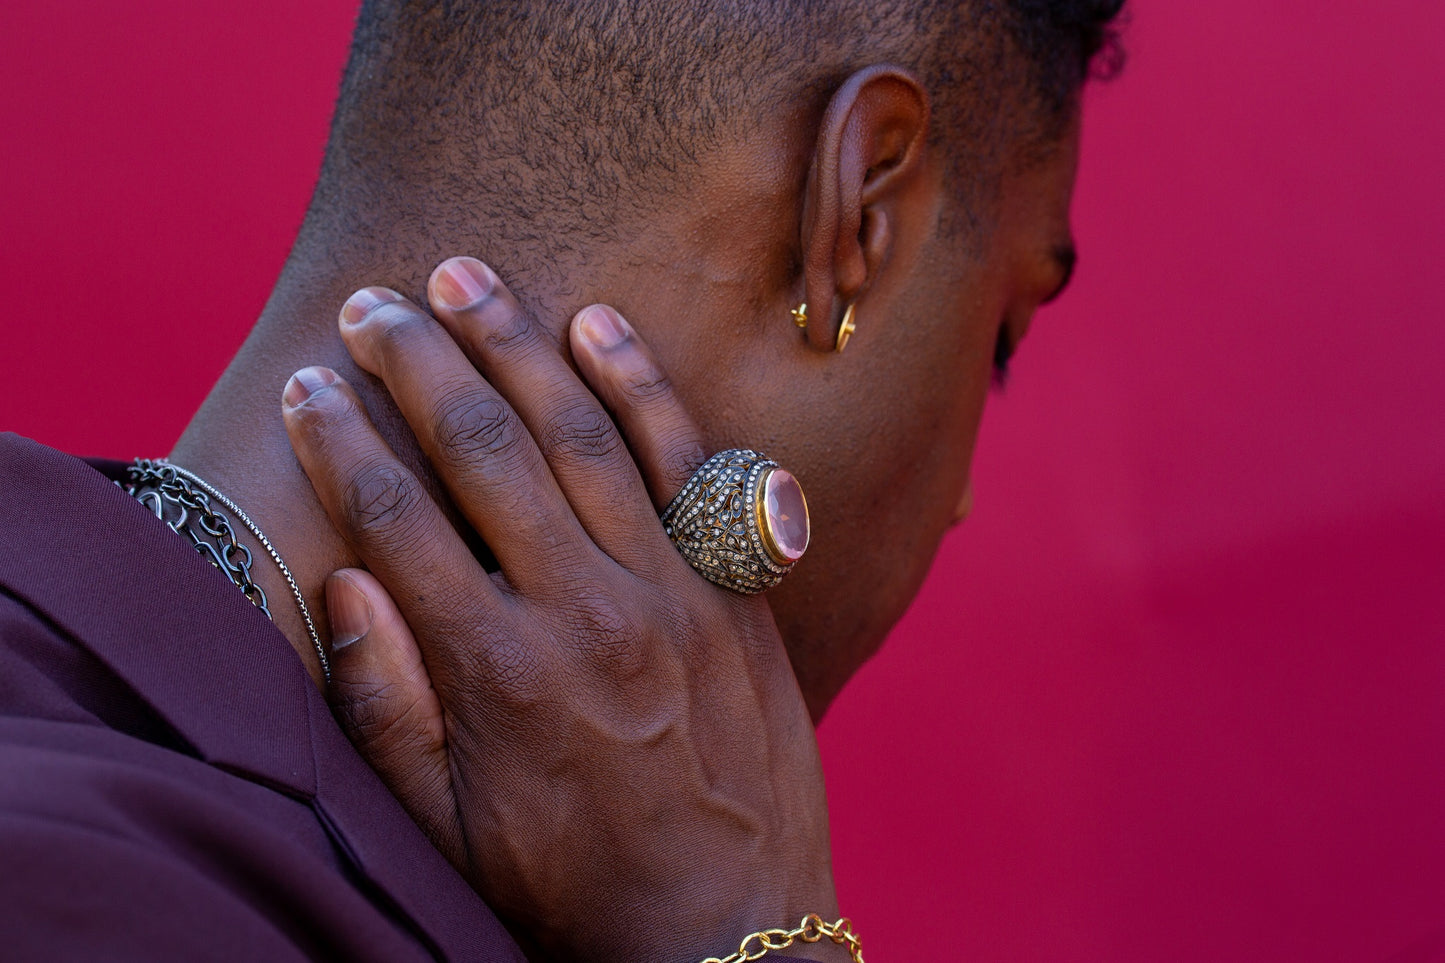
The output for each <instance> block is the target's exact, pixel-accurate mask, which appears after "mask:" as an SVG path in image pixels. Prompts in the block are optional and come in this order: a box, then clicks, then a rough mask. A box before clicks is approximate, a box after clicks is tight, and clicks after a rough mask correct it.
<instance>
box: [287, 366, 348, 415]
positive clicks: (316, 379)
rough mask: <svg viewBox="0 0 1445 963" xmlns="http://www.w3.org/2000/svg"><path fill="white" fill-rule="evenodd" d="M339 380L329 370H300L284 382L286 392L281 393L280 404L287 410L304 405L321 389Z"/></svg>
mask: <svg viewBox="0 0 1445 963" xmlns="http://www.w3.org/2000/svg"><path fill="white" fill-rule="evenodd" d="M340 380H341V379H340V378H338V377H337V376H336V372H335V371H332V370H331V369H330V368H322V367H318V366H312V367H310V368H302V369H301V370H300V371H298V372H296V373H295V374H294V375H292V376H291V380H290V381H288V382H286V390H285V391H283V392H281V403H282V404H284V405H285V406H286V407H287V408H295V407H296V406H297V405H301V404H305V403H306V399H307V398H310V397H311V396H312V395H314V394H315V393H316V392H318V391H320V390H321V389H322V388H327V387H330V386H331V385H334V384H336V382H338V381H340Z"/></svg>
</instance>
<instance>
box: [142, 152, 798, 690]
mask: <svg viewBox="0 0 1445 963" xmlns="http://www.w3.org/2000/svg"><path fill="white" fill-rule="evenodd" d="M730 156H733V158H734V160H737V159H738V158H739V157H742V158H743V159H742V160H739V161H737V162H738V164H739V165H740V167H741V169H742V170H743V171H747V170H749V169H750V167H749V164H750V163H751V162H750V161H748V160H747V158H746V157H745V156H744V154H743V152H741V151H735V152H733V155H730ZM733 180H736V177H734V178H733ZM785 187H786V185H782V186H777V187H776V191H775V193H774V194H772V195H770V194H768V193H766V192H760V191H756V190H754V191H751V192H748V191H744V190H742V189H740V188H739V187H738V185H737V184H734V183H731V182H730V181H729V180H727V179H724V180H723V182H722V187H721V188H719V191H721V193H723V194H724V195H725V196H729V197H732V198H735V199H736V198H746V199H748V200H749V203H747V204H742V203H734V204H732V205H730V206H728V207H726V208H724V212H725V213H723V214H722V215H719V214H718V213H716V212H709V211H708V210H706V209H705V208H704V207H703V206H698V207H696V208H684V209H683V210H681V211H680V212H678V213H676V214H675V215H674V216H673V217H670V218H663V217H659V216H653V217H652V218H650V219H649V221H648V222H647V224H646V227H645V229H643V228H638V229H637V230H635V231H623V230H617V231H616V234H617V235H618V236H615V237H613V238H611V239H610V241H609V243H608V244H607V245H606V247H607V250H606V252H605V254H606V256H605V257H604V256H602V252H599V251H596V250H594V251H591V252H590V256H588V252H583V253H582V254H579V255H577V257H576V259H575V260H574V259H572V258H571V257H567V258H565V260H563V259H561V257H560V256H559V254H558V253H557V251H556V250H548V251H541V252H538V251H526V250H522V249H520V248H521V247H522V245H521V244H519V243H517V242H516V241H515V240H513V241H509V240H507V239H508V238H509V237H511V238H515V237H516V235H517V232H516V231H509V230H507V229H506V228H507V226H506V225H505V224H489V223H487V222H486V218H485V216H482V215H476V216H472V217H470V218H462V219H460V222H461V226H460V227H459V226H458V225H459V219H458V218H456V217H452V218H444V217H441V216H440V215H437V216H427V212H415V211H411V212H406V215H405V216H403V217H397V218H391V219H389V220H388V219H386V218H382V217H381V216H380V215H379V214H377V212H376V211H375V209H374V208H373V207H369V206H367V205H365V204H363V203H362V201H356V202H355V203H350V202H347V199H346V198H341V200H340V201H333V205H332V209H333V210H339V211H343V212H345V213H343V214H338V215H334V221H333V223H326V221H327V220H329V219H333V218H332V216H328V215H325V214H324V213H323V214H321V215H319V216H318V212H317V211H316V210H313V216H312V217H310V218H308V222H307V225H306V226H305V227H304V228H303V230H302V234H301V236H300V238H298V240H297V244H296V248H295V250H294V251H293V252H292V256H291V259H290V261H289V262H288V263H287V266H286V269H285V271H284V272H283V273H282V276H281V278H280V280H279V281H278V283H277V285H276V288H275V290H274V291H273V293H272V296H271V299H270V301H269V302H268V304H267V306H266V308H265V310H264V311H263V313H262V315H261V318H260V319H259V320H258V322H257V324H256V326H255V328H254V329H253V330H252V332H251V335H250V337H249V338H247V340H246V343H245V344H244V345H242V347H241V350H240V351H239V352H238V353H237V355H236V357H235V359H234V360H233V361H232V362H231V364H230V366H229V367H228V368H227V369H226V372H225V373H224V374H223V375H222V377H221V380H220V381H219V382H218V383H217V385H216V387H215V388H214V389H213V390H212V392H211V394H210V396H209V397H208V398H207V399H206V401H205V403H204V404H203V405H202V407H201V409H200V411H199V412H197V414H196V416H195V418H194V419H193V420H192V421H191V423H190V425H189V426H188V427H187V429H186V431H185V433H184V434H183V435H182V436H181V439H180V440H179V441H178V442H177V444H176V447H175V449H174V450H173V451H172V453H171V459H172V460H173V461H174V462H175V463H176V464H177V465H180V466H182V467H184V468H188V469H190V470H191V471H193V472H196V473H197V474H198V475H200V476H201V477H202V478H205V479H206V480H207V481H208V482H210V483H211V484H212V485H214V486H215V487H216V488H218V489H219V490H220V491H222V492H224V493H225V494H226V495H227V496H228V497H229V498H231V499H232V500H233V501H235V502H236V504H237V505H239V506H240V507H241V508H242V509H243V510H244V511H245V512H246V513H247V514H248V515H250V517H251V519H252V520H253V521H254V522H255V523H256V524H257V526H258V527H259V528H260V529H261V531H263V532H265V533H266V536H267V537H268V538H269V539H270V540H271V541H272V543H273V544H274V545H275V547H276V549H277V550H278V552H279V553H280V555H281V557H282V558H283V559H284V560H285V562H286V564H287V566H288V567H289V568H290V569H291V572H292V574H293V576H294V577H295V579H296V581H297V584H298V586H299V588H300V590H301V593H302V595H303V597H304V598H305V600H306V604H307V606H308V607H309V608H310V610H311V613H312V616H313V619H314V620H315V622H316V628H317V631H318V633H319V635H320V638H321V640H322V643H323V644H327V643H328V640H329V639H330V634H329V620H328V618H327V614H326V604H325V593H324V585H325V580H326V578H327V576H329V575H330V574H331V573H332V572H333V571H335V570H336V569H338V568H343V567H348V566H355V565H358V564H359V559H358V558H357V557H356V556H355V554H354V553H353V552H352V551H351V550H350V548H349V547H348V546H347V545H346V543H345V541H344V540H343V539H342V538H341V537H340V535H339V534H338V533H337V532H336V530H335V529H334V528H333V527H332V525H331V523H330V520H329V519H328V518H327V516H326V513H325V511H324V510H323V509H322V508H321V505H320V503H319V502H318V501H317V499H316V496H315V494H314V493H313V492H312V489H311V485H310V483H309V482H308V480H307V479H306V476H305V474H304V473H303V472H302V471H301V467H300V465H299V464H298V463H297V461H296V458H295V456H294V454H293V453H292V450H291V445H290V442H289V440H288V438H287V435H286V431H285V428H284V426H283V424H282V421H281V409H280V406H281V391H282V389H283V388H284V387H285V385H286V382H287V380H288V379H289V378H290V377H291V375H292V374H293V373H294V372H295V371H297V370H298V369H300V368H302V367H305V366H307V365H313V364H320V365H325V366H327V367H330V368H332V369H333V370H335V371H336V372H337V373H338V374H340V375H341V376H342V377H343V378H345V379H346V380H347V381H348V382H349V383H350V384H351V385H352V387H354V388H355V389H356V390H357V393H358V394H359V395H360V396H361V398H362V400H363V402H364V403H365V404H366V406H367V409H368V411H369V412H370V413H371V416H372V419H373V421H374V422H375V423H376V425H377V428H378V430H379V431H380V432H381V434H382V436H383V437H385V438H386V439H387V440H388V441H389V442H390V443H391V444H392V447H393V449H394V450H395V451H396V453H397V455H398V456H399V457H400V458H401V460H402V461H403V462H404V463H405V464H407V465H408V467H410V468H411V469H412V470H413V471H414V472H415V473H416V474H417V476H418V477H419V478H420V479H422V481H423V482H424V483H427V484H434V478H433V476H432V474H431V472H430V470H429V469H428V468H427V466H426V463H425V460H424V459H423V458H422V457H421V454H420V452H419V451H418V449H417V447H416V444H415V442H414V441H413V440H412V434H411V432H410V430H409V429H408V428H407V426H406V424H405V422H404V421H403V420H402V419H401V417H400V415H399V414H398V412H397V411H396V409H395V408H394V407H393V405H392V404H391V402H390V400H389V398H388V397H387V396H386V394H385V392H384V391H383V390H382V389H381V387H380V386H379V385H378V384H377V383H376V382H375V381H374V379H372V378H370V377H369V376H368V375H366V374H365V373H363V372H361V371H360V370H359V369H358V368H357V367H356V366H355V365H354V364H353V363H352V361H351V359H350V357H349V356H348V355H347V353H346V350H345V348H344V346H343V345H342V342H341V338H340V336H339V334H338V333H337V324H336V317H337V312H338V311H339V310H340V308H341V305H342V304H343V303H344V302H345V300H346V298H347V297H348V296H350V294H351V293H352V292H353V291H355V290H356V289H357V288H359V287H362V286H364V285H367V284H384V285H387V286H389V287H392V288H394V289H396V290H397V291H399V292H400V293H402V294H403V295H405V296H407V297H409V298H411V299H412V300H414V301H415V302H416V303H418V304H422V305H425V303H426V301H425V289H426V278H427V276H428V275H429V273H430V271H431V270H432V268H433V267H434V266H435V265H436V264H437V263H438V262H440V261H441V260H443V259H444V258H446V257H449V256H452V255H455V254H470V255H473V256H475V257H479V258H481V259H482V260H484V261H487V262H488V263H490V264H492V265H493V266H494V267H497V268H498V269H499V270H500V271H501V273H502V275H503V277H504V278H505V279H506V281H507V284H508V286H509V287H510V288H511V289H512V291H513V293H514V294H516V295H517V296H518V298H519V299H520V300H521V301H522V302H523V303H524V304H526V305H527V306H528V307H529V308H530V309H531V310H533V311H534V312H535V316H536V317H537V318H538V320H539V321H542V322H543V323H548V324H551V325H553V326H554V327H555V328H556V329H558V330H559V331H560V330H561V329H562V328H563V327H565V325H566V324H567V323H568V321H569V320H570V318H571V316H572V314H573V313H574V312H575V311H577V310H579V309H580V308H582V307H583V306H585V305H587V304H590V303H594V302H599V301H605V302H607V303H610V304H613V305H615V306H616V307H618V308H619V309H620V310H621V311H622V312H623V313H624V314H625V315H627V316H628V318H629V319H630V320H631V321H632V322H633V323H634V325H635V326H637V327H638V328H639V330H641V331H642V332H643V336H644V337H646V338H648V339H649V342H650V343H651V344H652V346H653V349H654V350H656V351H658V352H659V354H660V355H661V356H662V360H663V363H664V364H665V365H670V364H671V363H672V362H673V361H676V362H678V364H677V367H678V368H679V369H680V368H681V367H682V366H683V365H682V362H683V361H684V360H685V359H688V358H691V357H698V356H700V354H699V352H702V351H703V350H704V349H703V347H701V346H700V344H699V343H698V339H699V338H706V337H707V336H708V333H709V329H708V327H707V326H705V325H679V324H677V323H676V322H677V321H678V320H679V319H682V318H689V317H694V316H698V315H702V316H706V315H708V314H710V313H715V312H724V313H727V314H733V315H735V314H736V310H737V306H738V305H745V304H751V303H754V302H755V301H756V300H757V295H758V287H759V280H760V277H762V276H764V275H765V273H766V272H764V271H762V270H760V267H761V266H763V265H767V264H769V263H770V261H772V260H774V259H775V255H776V248H777V246H778V244H779V239H778V238H775V237H769V236H768V235H767V233H766V232H760V231H759V230H758V225H759V224H767V223H769V222H770V221H776V220H777V218H776V211H777V210H779V209H784V210H785V209H787V208H786V204H785V201H786V200H787V197H788V195H787V194H786V192H785V191H784V188H785ZM778 191H783V192H784V193H777V192H778ZM461 207H462V209H465V210H471V211H476V210H478V208H473V207H469V206H467V205H462V206H461ZM486 209H487V208H485V207H481V208H480V210H483V211H484V210H486ZM358 210H361V211H367V212H369V213H370V214H371V220H370V223H369V224H368V225H366V227H367V229H365V230H357V229H356V224H355V223H347V221H348V219H350V220H354V218H355V216H356V214H355V212H356V211H358ZM402 223H405V224H411V225H420V227H417V228H416V229H415V230H410V229H398V228H396V225H397V224H402ZM343 225H344V226H343ZM388 225H390V228H389V227H388ZM620 227H621V225H614V229H616V228H620ZM535 231H536V228H535V227H531V228H529V232H524V233H531V234H532V236H533V237H535V236H536V235H535ZM336 238H353V239H354V238H362V239H365V241H364V243H355V244H352V243H346V242H343V243H340V244H338V243H336V241H335V239H336ZM696 238H707V239H708V241H707V248H706V250H692V251H691V253H688V249H689V243H685V242H680V239H686V242H691V241H693V240H695V239H696ZM719 254H721V255H723V258H721V259H720V258H719V257H718V256H717V255H719ZM532 262H535V263H540V264H544V265H545V270H540V271H536V272H532V273H525V272H523V273H518V272H517V270H516V268H517V267H518V266H519V265H521V264H526V263H532ZM710 307H711V309H712V310H709V308H710ZM706 428H707V426H706V425H705V426H704V430H705V431H706ZM433 490H434V493H435V492H437V488H436V487H434V489H433ZM442 504H443V505H445V504H446V502H445V500H442ZM253 577H254V578H255V579H256V581H257V582H258V584H260V586H261V587H262V588H263V589H264V590H265V592H266V595H267V597H268V599H272V600H274V601H273V603H272V605H271V612H272V617H273V618H274V619H275V623H276V626H277V628H278V629H280V630H281V632H282V633H284V634H285V636H286V637H287V639H289V640H290V642H291V645H292V647H293V648H295V650H296V652H297V655H298V656H299V657H300V658H301V661H302V663H303V664H304V665H305V666H306V667H307V670H308V671H309V672H310V673H311V675H312V677H313V678H314V679H316V680H317V682H318V684H320V682H321V678H322V676H321V667H320V662H319V660H318V658H317V655H316V652H315V647H314V645H313V643H312V641H311V638H310V636H309V634H308V633H307V631H306V627H305V623H304V621H303V619H302V617H301V614H300V612H299V610H298V608H297V606H296V605H295V602H294V599H293V598H292V595H291V591H290V588H289V586H288V585H287V584H286V581H285V579H284V578H283V577H282V575H281V573H280V571H279V569H278V568H277V567H276V566H275V564H274V563H273V562H272V561H271V559H270V558H269V556H267V555H266V554H265V553H264V552H261V553H259V554H258V555H257V558H256V565H255V567H254V569H253Z"/></svg>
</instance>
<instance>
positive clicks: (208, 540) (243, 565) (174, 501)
mask: <svg viewBox="0 0 1445 963" xmlns="http://www.w3.org/2000/svg"><path fill="white" fill-rule="evenodd" d="M126 472H127V475H128V478H129V484H127V485H125V486H124V488H125V490H126V492H127V493H128V494H130V495H131V496H132V497H133V498H135V499H136V500H137V501H139V502H140V503H141V504H142V505H144V506H146V508H148V509H150V510H151V513H152V514H154V515H155V516H156V518H159V519H160V520H161V521H163V522H165V523H166V526H167V527H168V528H170V530H171V531H173V532H175V533H176V534H178V535H181V536H184V537H185V539H186V540H187V541H189V542H190V543H191V545H192V547H194V548H195V550H196V551H197V552H199V553H200V554H201V556H202V557H204V558H205V559H206V561H208V562H210V563H211V564H212V565H214V566H215V567H216V568H217V569H219V570H220V571H221V574H223V575H225V576H226V578H228V579H229V580H230V581H231V583H232V584H234V585H235V586H236V587H237V588H239V589H240V590H241V594H242V595H244V596H246V598H247V599H249V600H250V601H251V604H253V605H255V606H256V608H258V609H260V610H261V611H262V612H264V613H265V615H266V618H268V619H271V621H273V622H274V621H275V618H273V617H272V615H271V609H270V608H269V606H268V605H267V601H266V593H265V591H264V590H262V588H261V586H259V585H257V584H256V582H255V580H254V579H252V578H251V564H252V558H251V550H250V549H248V548H247V547H246V546H245V545H242V544H241V543H240V542H239V541H237V540H236V531H235V529H234V528H233V527H232V526H231V523H230V520H229V519H227V518H226V516H225V515H224V514H222V513H221V512H220V511H217V510H216V509H215V508H214V507H213V506H212V505H211V499H215V500H216V501H217V502H220V503H221V505H222V506H223V507H224V508H225V509H226V511H228V512H230V513H231V514H232V515H234V516H236V518H237V519H238V520H239V521H240V522H241V524H242V525H245V526H246V529H247V530H248V531H250V533H251V534H252V535H254V536H255V538H256V541H258V542H260V543H261V547H262V548H264V549H265V550H266V554H268V555H270V556H271V561H273V562H275V563H276V567H277V568H278V569H280V570H281V575H282V576H283V577H284V578H285V579H286V584H287V585H289V586H290V587H291V595H292V597H293V598H295V599H296V607H297V608H298V609H300V610H301V619H302V621H304V622H305V623H306V633H307V634H308V635H309V636H311V644H312V645H313V646H314V647H315V648H316V657H317V658H318V659H320V660H321V673H322V675H323V676H324V677H325V679H326V681H327V682H330V681H331V659H330V658H329V657H328V656H327V654H326V647H325V646H323V645H322V644H321V637H320V636H319V635H318V634H317V632H316V623H315V622H313V621H312V619H311V610H310V609H308V608H307V607H306V599H305V598H303V597H302V595H301V588H300V586H298V585H297V584H296V579H295V578H293V577H292V575H291V570H290V569H289V568H287V567H286V563H285V562H283V561H281V553H280V552H278V551H276V548H275V546H273V545H272V544H271V540H270V539H268V538H267V537H266V536H265V534H264V533H263V532H262V531H261V529H260V528H259V527H258V526H257V525H256V523H255V522H253V521H251V518H250V516H248V515H247V514H246V513H245V512H243V511H241V508H240V506H239V505H237V504H236V503H235V502H233V501H231V500H230V499H229V498H227V497H226V496H225V495H223V494H221V493H220V492H219V491H217V490H216V488H215V487H214V486H213V485H211V483H210V482H208V481H206V480H205V479H204V478H201V477H200V476H199V475H197V474H196V473H195V472H193V471H190V470H188V469H185V468H182V467H180V466H179V465H172V464H171V463H170V462H168V461H166V460H165V459H164V458H137V459H136V460H135V461H134V462H132V463H131V465H130V467H129V468H127V469H126ZM192 516H194V518H193V517H192ZM197 529H199V532H198V531H197Z"/></svg>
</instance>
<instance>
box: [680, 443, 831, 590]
mask: <svg viewBox="0 0 1445 963" xmlns="http://www.w3.org/2000/svg"><path fill="white" fill-rule="evenodd" d="M662 527H663V529H664V530H665V531H666V532H667V536H668V538H671V539H672V542H673V544H674V545H676V546H677V550H678V551H679V552H681V553H682V557H683V558H685V559H687V562H688V564H689V565H691V566H692V567H693V568H695V569H697V571H698V572H699V573H701V574H702V576H703V577H704V578H706V579H708V580H709V581H712V582H716V583H717V584H718V585H721V586H723V587H724V588H730V589H732V590H733V591H734V592H742V593H744V594H746V595H751V594H753V593H754V592H761V591H763V590H765V589H769V588H772V587H773V586H774V585H776V584H778V582H780V581H782V578H783V576H784V575H787V574H788V571H789V570H790V569H792V567H793V563H795V562H796V561H797V560H798V559H800V558H802V557H803V552H805V551H806V550H807V548H808V503H807V501H806V500H805V499H804V498H803V489H802V486H800V485H799V484H798V480H797V479H796V478H794V477H793V476H792V475H791V474H789V473H788V472H786V471H784V470H783V469H781V468H779V467H778V463H777V462H775V461H773V460H772V459H771V458H768V457H767V456H765V455H760V454H758V453H757V452H755V451H749V450H747V449H745V448H731V449H729V450H727V451H720V452H718V453H717V454H716V455H713V456H712V457H711V458H709V459H708V460H707V461H706V462H704V463H703V466H702V467H701V468H699V469H698V470H697V471H696V472H695V473H694V474H693V476H692V477H691V478H689V479H688V481H687V484H686V485H684V486H682V491H680V492H678V493H677V497H676V498H674V499H673V500H672V504H670V505H668V506H667V510H666V511H664V512H663V513H662Z"/></svg>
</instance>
